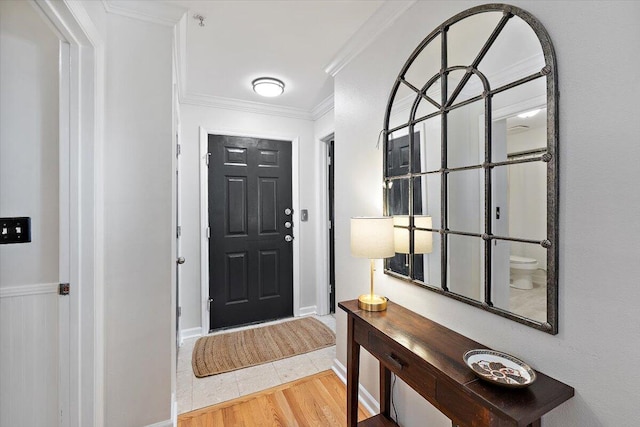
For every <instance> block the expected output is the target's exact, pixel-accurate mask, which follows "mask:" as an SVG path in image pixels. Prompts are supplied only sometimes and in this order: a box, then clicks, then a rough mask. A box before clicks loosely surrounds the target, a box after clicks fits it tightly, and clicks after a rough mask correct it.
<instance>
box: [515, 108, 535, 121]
mask: <svg viewBox="0 0 640 427" xmlns="http://www.w3.org/2000/svg"><path fill="white" fill-rule="evenodd" d="M539 112H540V109H539V108H538V109H537V110H531V111H527V112H526V113H522V114H518V117H520V118H521V119H528V118H529V117H533V116H535V115H536V114H538V113H539Z"/></svg>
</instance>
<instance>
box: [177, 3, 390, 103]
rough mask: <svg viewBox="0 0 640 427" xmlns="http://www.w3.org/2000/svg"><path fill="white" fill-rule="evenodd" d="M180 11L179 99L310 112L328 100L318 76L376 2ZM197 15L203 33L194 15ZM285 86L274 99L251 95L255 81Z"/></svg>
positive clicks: (327, 85) (200, 6)
mask: <svg viewBox="0 0 640 427" xmlns="http://www.w3.org/2000/svg"><path fill="white" fill-rule="evenodd" d="M168 3H172V4H174V5H179V6H181V7H186V8H188V9H189V12H188V13H187V25H186V42H183V46H186V49H184V50H185V51H186V55H184V54H183V55H184V56H183V61H184V63H185V65H186V67H185V68H183V70H182V71H183V73H184V74H185V75H184V76H183V82H184V87H183V90H184V92H186V95H194V96H198V97H200V98H202V97H205V98H207V97H213V98H212V99H214V98H223V99H232V100H239V101H249V102H259V103H263V104H271V105H274V106H279V107H289V108H295V109H299V110H303V111H311V110H313V109H314V108H315V107H317V106H318V105H319V104H321V103H322V102H323V101H325V100H326V99H327V98H329V97H331V95H332V94H333V78H332V77H331V76H330V75H329V74H327V73H326V72H325V71H324V70H325V68H327V66H328V65H329V64H330V63H331V62H332V60H333V59H334V58H335V57H336V55H338V54H339V52H340V51H341V50H342V48H343V47H344V46H345V44H346V43H347V42H348V41H349V40H350V39H351V37H352V36H353V35H354V34H355V33H356V32H357V31H358V30H359V29H360V28H361V27H362V26H363V25H364V24H365V22H367V20H369V19H370V18H371V17H372V15H373V14H374V13H375V12H376V11H377V10H378V9H379V8H380V6H382V4H383V3H384V1H383V0H379V1H378V0H367V1H364V0H359V1H347V0H344V1H343V0H339V1H337V0H333V1H311V0H302V1H300V0H298V1H271V0H253V1H240V0H237V1H198V0H183V1H180V0H173V1H168ZM198 14H199V15H202V16H204V22H203V23H204V26H200V25H199V24H200V21H199V20H198V19H194V18H193V16H194V15H198ZM264 76H269V77H276V78H278V79H280V80H282V81H283V82H284V83H285V85H286V88H285V93H284V94H283V95H282V96H280V97H277V98H264V97H261V96H259V95H257V94H256V93H254V92H253V90H252V88H251V81H252V80H253V79H255V78H257V77H264Z"/></svg>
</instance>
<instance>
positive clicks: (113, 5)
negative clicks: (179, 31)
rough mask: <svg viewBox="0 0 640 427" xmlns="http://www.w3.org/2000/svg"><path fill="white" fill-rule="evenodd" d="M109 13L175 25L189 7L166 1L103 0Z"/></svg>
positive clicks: (169, 25) (170, 25)
mask: <svg viewBox="0 0 640 427" xmlns="http://www.w3.org/2000/svg"><path fill="white" fill-rule="evenodd" d="M102 5H103V6H104V10H106V11H107V13H113V14H115V15H122V16H126V17H128V18H134V19H139V20H141V21H146V22H152V23H154V24H160V25H165V26H168V27H173V26H174V25H176V24H177V23H178V21H180V19H181V18H182V16H183V15H184V14H185V13H186V12H187V11H188V9H187V8H184V7H181V6H176V5H174V4H170V3H165V2H157V1H154V2H151V1H143V0H102Z"/></svg>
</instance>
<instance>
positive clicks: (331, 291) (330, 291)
mask: <svg viewBox="0 0 640 427" xmlns="http://www.w3.org/2000/svg"><path fill="white" fill-rule="evenodd" d="M332 293H333V286H331V283H329V295H331V294H332Z"/></svg>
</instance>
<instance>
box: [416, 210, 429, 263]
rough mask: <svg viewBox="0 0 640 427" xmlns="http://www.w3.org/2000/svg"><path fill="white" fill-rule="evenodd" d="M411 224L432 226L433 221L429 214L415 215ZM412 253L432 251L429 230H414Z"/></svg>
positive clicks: (423, 226)
mask: <svg viewBox="0 0 640 427" xmlns="http://www.w3.org/2000/svg"><path fill="white" fill-rule="evenodd" d="M413 225H415V226H416V227H419V228H432V227H433V221H432V220H431V217H430V216H427V215H416V216H414V217H413ZM413 237H414V239H415V240H414V242H413V246H414V251H413V252H414V253H416V254H430V253H431V252H433V234H432V233H431V231H424V230H414V235H413Z"/></svg>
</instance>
